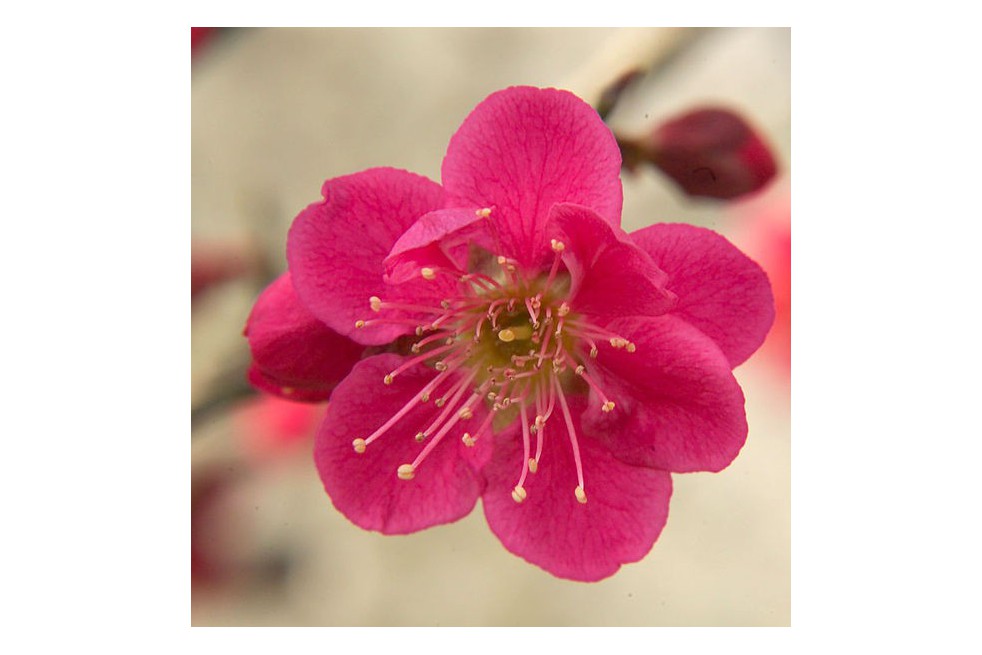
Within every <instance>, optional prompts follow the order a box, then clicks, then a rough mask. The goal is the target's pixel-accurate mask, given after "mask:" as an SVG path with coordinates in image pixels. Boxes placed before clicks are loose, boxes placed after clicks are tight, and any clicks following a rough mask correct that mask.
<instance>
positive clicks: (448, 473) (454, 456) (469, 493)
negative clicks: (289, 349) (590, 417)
mask: <svg viewBox="0 0 982 655" xmlns="http://www.w3.org/2000/svg"><path fill="white" fill-rule="evenodd" d="M402 361H404V360H403V358H402V357H399V356H398V355H391V354H385V355H377V356H374V357H369V358H367V359H364V360H362V361H361V362H359V363H358V364H357V365H356V366H355V368H354V370H352V371H351V374H350V375H349V376H348V377H347V378H345V380H344V381H343V382H342V383H341V384H340V385H338V387H337V389H335V391H334V394H333V395H332V396H331V402H330V404H329V405H328V409H327V415H326V417H325V418H324V423H323V424H322V425H321V427H320V429H319V430H318V432H317V441H316V445H315V449H314V460H315V462H316V464H317V470H318V471H319V472H320V476H321V480H322V481H323V483H324V489H325V490H326V491H327V493H328V495H329V496H330V497H331V500H332V501H333V503H334V506H335V507H337V509H338V511H340V512H341V513H342V514H344V515H345V516H346V517H348V519H349V520H350V521H351V522H352V523H354V524H355V525H358V526H359V527H362V528H364V529H366V530H376V531H378V532H382V533H385V534H406V533H409V532H416V531H417V530H422V529H423V528H428V527H430V526H434V525H439V524H442V523H451V522H453V521H456V520H458V519H460V518H463V517H464V516H466V515H467V514H469V513H470V511H471V510H472V509H473V508H474V504H475V503H476V502H477V498H478V496H479V495H480V493H481V491H482V490H483V489H484V481H483V478H482V477H481V475H480V474H479V473H478V471H477V469H476V468H474V466H472V464H471V462H472V461H473V460H471V459H470V458H469V457H470V456H473V455H472V454H471V453H468V454H466V455H465V454H464V453H463V452H462V451H463V450H465V449H466V447H465V446H463V444H461V441H460V436H459V434H457V433H451V434H448V435H447V436H446V438H445V439H444V440H443V441H441V442H440V443H439V444H438V445H437V446H436V447H435V448H434V449H433V451H432V452H431V453H430V455H429V456H428V457H427V458H426V460H425V461H424V462H423V463H422V465H421V467H420V469H419V470H418V471H416V473H415V477H414V478H413V479H412V480H401V479H399V477H397V475H396V472H397V470H398V468H399V467H400V466H401V465H403V464H407V463H411V462H412V461H413V460H414V458H415V457H416V456H417V454H419V451H420V450H422V448H423V447H424V445H425V444H423V445H421V444H420V443H417V441H416V439H415V435H416V433H417V432H418V431H419V430H421V429H422V427H423V426H424V425H425V424H426V423H427V422H428V421H429V420H431V419H432V418H433V416H432V415H433V414H434V413H435V408H434V406H433V402H432V401H431V402H429V403H421V404H419V405H418V406H416V407H414V408H413V409H412V410H411V411H409V413H408V414H406V415H405V416H404V417H403V418H402V419H401V420H400V421H398V422H397V423H396V424H395V425H394V426H393V427H392V428H390V429H389V430H387V431H386V432H385V433H384V434H383V435H382V436H381V437H380V438H379V439H378V440H377V441H375V442H373V443H371V444H370V445H368V447H367V448H366V449H365V452H363V453H356V452H355V451H354V449H353V448H352V441H353V440H354V439H357V438H362V439H364V438H366V437H368V436H369V435H370V434H371V433H372V432H374V431H375V430H376V429H377V428H379V427H380V426H382V425H383V424H384V423H385V422H386V421H388V420H389V419H390V418H391V417H392V416H394V415H395V414H396V413H397V412H398V411H399V410H400V409H401V408H403V407H404V406H405V405H406V403H408V402H409V401H410V400H412V399H413V397H414V396H415V395H416V394H417V393H418V392H419V391H420V389H422V388H423V386H424V385H425V384H426V383H427V382H428V381H429V380H430V379H432V378H433V376H434V372H433V370H432V369H430V368H427V367H425V366H421V365H419V366H415V367H413V368H411V369H409V370H407V371H405V372H403V373H400V374H399V375H398V376H397V377H396V378H395V379H394V380H393V382H392V384H391V385H383V384H382V379H383V378H384V377H385V376H386V374H388V373H389V372H390V371H392V370H393V369H395V368H396V367H397V366H398V365H399V364H400V363H401V362H402ZM437 411H438V410H437ZM483 411H484V410H483V409H482V408H480V407H479V408H476V409H475V412H474V414H475V416H474V419H472V420H480V418H481V416H479V413H480V412H483ZM482 416H483V414H482ZM488 447H489V444H486V443H478V444H477V445H475V447H474V448H473V449H470V450H478V449H482V448H488Z"/></svg>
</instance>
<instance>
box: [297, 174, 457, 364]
mask: <svg viewBox="0 0 982 655" xmlns="http://www.w3.org/2000/svg"><path fill="white" fill-rule="evenodd" d="M321 193H322V194H323V196H324V201H323V202H319V203H315V204H312V205H310V206H309V207H307V208H306V209H305V210H303V211H302V212H300V215H299V216H297V218H296V219H295V220H294V222H293V226H292V227H291V228H290V234H289V237H288V239H287V249H286V250H287V252H286V255H287V260H288V261H289V263H290V271H291V272H292V274H293V284H294V286H295V287H296V289H297V295H298V296H299V297H300V299H301V300H302V301H303V303H304V305H306V306H307V308H308V309H309V310H310V311H311V312H312V313H313V314H314V315H315V316H316V317H317V318H319V319H320V320H322V321H324V323H326V324H327V325H328V326H329V327H331V328H332V329H334V330H336V331H337V332H339V333H341V334H343V335H346V336H349V337H351V338H352V339H354V340H355V341H358V342H359V343H364V344H369V345H376V344H383V343H388V342H389V341H392V340H393V339H394V338H396V337H398V336H399V335H402V334H407V333H410V332H412V331H413V329H414V328H413V327H412V326H407V325H382V326H371V327H366V328H363V329H357V328H356V327H355V322H356V321H358V320H359V319H365V320H367V319H372V318H379V315H375V314H373V313H372V311H371V309H370V307H369V298H371V297H372V296H378V297H380V298H382V299H384V300H394V299H414V300H425V299H431V300H432V301H433V304H436V303H439V300H440V298H443V297H444V296H445V295H446V291H447V288H446V285H447V284H448V282H441V281H440V280H434V281H432V282H431V281H427V280H424V279H422V278H419V279H417V280H414V281H412V282H409V283H407V284H405V285H400V286H399V287H391V286H389V285H386V284H385V282H384V281H383V279H382V273H383V269H382V261H383V260H384V259H385V257H386V256H387V255H388V254H389V251H390V250H391V249H392V246H393V245H394V244H395V242H396V241H397V240H398V239H399V237H400V236H401V235H402V234H403V232H405V231H406V230H407V229H408V228H409V226H410V225H412V224H413V223H414V222H415V221H416V219H418V218H419V217H420V216H422V215H423V214H425V213H427V212H429V211H432V210H434V209H437V208H439V207H442V206H443V190H442V189H441V188H440V186H439V185H437V184H435V183H434V182H431V181H430V180H427V179H426V178H425V177H421V176H419V175H415V174H413V173H409V172H407V171H401V170H396V169H393V168H372V169H369V170H367V171H363V172H361V173H355V174H354V175H348V176H345V177H338V178H334V179H332V180H328V181H327V182H325V183H324V187H323V189H322V190H321ZM383 316H384V314H383Z"/></svg>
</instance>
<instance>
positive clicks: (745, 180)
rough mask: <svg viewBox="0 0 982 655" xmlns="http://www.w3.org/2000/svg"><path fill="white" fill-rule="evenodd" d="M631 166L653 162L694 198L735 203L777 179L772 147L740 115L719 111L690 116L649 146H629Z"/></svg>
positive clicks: (662, 129)
mask: <svg viewBox="0 0 982 655" xmlns="http://www.w3.org/2000/svg"><path fill="white" fill-rule="evenodd" d="M622 145H625V146H626V147H625V151H626V152H625V157H624V160H625V163H626V165H628V166H629V167H631V164H632V163H633V164H637V163H638V162H639V161H648V162H650V163H652V164H654V165H655V166H657V167H658V168H659V169H661V171H662V172H663V173H665V174H666V175H668V176H669V177H670V178H672V179H673V180H674V181H675V182H676V183H677V184H678V185H679V186H680V187H682V189H683V190H684V191H685V192H686V193H687V194H689V195H690V196H703V197H708V198H720V199H724V200H727V199H731V198H736V197H738V196H742V195H744V194H748V193H753V192H755V191H758V190H760V189H761V188H763V187H764V186H765V185H766V184H767V183H768V182H769V181H770V180H771V178H773V177H774V174H775V172H776V170H777V169H776V165H775V162H774V157H773V155H772V154H771V151H770V148H769V147H768V145H767V144H766V143H765V142H764V140H763V139H762V138H761V136H760V135H759V134H758V133H757V132H755V131H754V129H753V128H752V127H751V126H750V125H748V124H747V122H746V121H745V120H744V119H743V118H741V117H740V116H738V115H737V114H735V113H733V112H731V111H729V110H726V109H719V108H704V109H697V110H694V111H690V112H687V113H685V114H683V115H681V116H678V117H676V118H673V119H671V120H669V121H667V122H665V123H663V124H662V125H661V126H659V127H658V128H657V129H656V130H655V131H654V132H653V133H652V134H651V136H650V137H649V138H648V139H647V141H643V142H627V143H626V144H622Z"/></svg>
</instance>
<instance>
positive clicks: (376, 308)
mask: <svg viewBox="0 0 982 655" xmlns="http://www.w3.org/2000/svg"><path fill="white" fill-rule="evenodd" d="M368 304H369V305H371V306H372V311H373V312H380V311H382V299H381V298H379V297H378V296H372V297H371V298H369V299H368Z"/></svg>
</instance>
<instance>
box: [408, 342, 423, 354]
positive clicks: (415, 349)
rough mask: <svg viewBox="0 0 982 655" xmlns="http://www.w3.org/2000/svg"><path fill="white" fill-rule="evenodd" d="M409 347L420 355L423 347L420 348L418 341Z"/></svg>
mask: <svg viewBox="0 0 982 655" xmlns="http://www.w3.org/2000/svg"><path fill="white" fill-rule="evenodd" d="M409 349H410V350H411V351H413V354H414V355H418V354H419V351H420V350H422V348H420V346H419V344H418V343H414V344H413V345H412V346H411V347H410V348H409Z"/></svg>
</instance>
